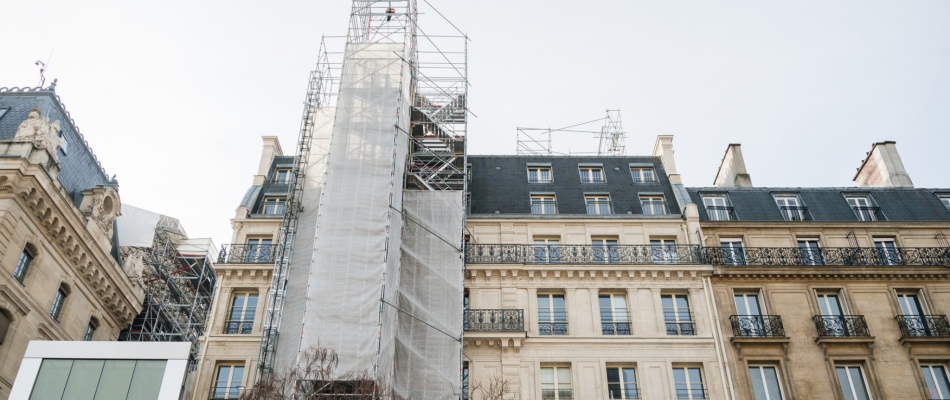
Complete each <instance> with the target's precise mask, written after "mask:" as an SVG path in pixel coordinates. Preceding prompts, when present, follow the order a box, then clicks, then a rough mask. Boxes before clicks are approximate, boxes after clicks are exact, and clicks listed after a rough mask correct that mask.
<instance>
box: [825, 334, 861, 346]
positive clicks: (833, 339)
mask: <svg viewBox="0 0 950 400" xmlns="http://www.w3.org/2000/svg"><path fill="white" fill-rule="evenodd" d="M815 343H817V344H819V345H820V344H826V343H857V344H868V343H874V336H818V337H816V338H815Z"/></svg>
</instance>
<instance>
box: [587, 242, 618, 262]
mask: <svg viewBox="0 0 950 400" xmlns="http://www.w3.org/2000/svg"><path fill="white" fill-rule="evenodd" d="M590 247H591V258H592V260H591V261H592V262H593V263H595V264H617V263H619V262H620V238H618V237H616V236H593V237H591V238H590Z"/></svg>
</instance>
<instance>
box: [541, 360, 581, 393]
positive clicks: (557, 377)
mask: <svg viewBox="0 0 950 400" xmlns="http://www.w3.org/2000/svg"><path fill="white" fill-rule="evenodd" d="M573 398H574V391H573V390H571V368H570V367H541V399H542V400H565V399H573Z"/></svg>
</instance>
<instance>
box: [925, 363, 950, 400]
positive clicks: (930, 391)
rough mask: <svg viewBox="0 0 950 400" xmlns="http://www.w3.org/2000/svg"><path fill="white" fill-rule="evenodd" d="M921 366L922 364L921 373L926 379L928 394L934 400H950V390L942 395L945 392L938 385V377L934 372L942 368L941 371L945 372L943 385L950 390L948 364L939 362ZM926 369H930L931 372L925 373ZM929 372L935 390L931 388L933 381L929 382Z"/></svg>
mask: <svg viewBox="0 0 950 400" xmlns="http://www.w3.org/2000/svg"><path fill="white" fill-rule="evenodd" d="M919 364H920V373H921V375H922V376H923V378H924V387H925V388H926V389H927V392H928V394H930V397H931V398H934V399H950V390H947V392H946V393H941V392H943V389H941V387H940V385H939V384H938V383H937V375H936V373H935V372H934V368H940V369H941V370H943V382H942V383H943V384H944V385H945V387H947V388H948V389H950V371H948V369H950V368H948V366H947V364H943V363H939V362H921V363H919ZM925 369H928V370H929V371H925ZM928 372H929V375H930V378H931V379H932V381H933V382H934V383H935V387H934V388H931V387H930V383H931V381H930V380H927V375H928Z"/></svg>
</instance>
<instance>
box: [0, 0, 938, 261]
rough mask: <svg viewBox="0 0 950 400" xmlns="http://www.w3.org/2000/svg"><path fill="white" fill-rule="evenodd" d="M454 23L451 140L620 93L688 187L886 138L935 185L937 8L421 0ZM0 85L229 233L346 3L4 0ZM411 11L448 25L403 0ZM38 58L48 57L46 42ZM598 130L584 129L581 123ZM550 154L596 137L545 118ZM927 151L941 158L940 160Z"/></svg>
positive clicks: (286, 140)
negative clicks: (266, 145) (461, 47)
mask: <svg viewBox="0 0 950 400" xmlns="http://www.w3.org/2000/svg"><path fill="white" fill-rule="evenodd" d="M429 3H431V5H432V6H434V7H435V8H437V9H438V11H440V12H441V13H442V14H443V15H445V16H446V17H448V18H449V19H450V20H451V22H452V23H453V24H454V25H455V26H457V27H458V28H459V29H461V30H462V31H463V32H465V33H466V34H467V35H468V36H469V37H470V39H471V41H470V42H469V45H468V49H469V54H468V56H469V57H468V59H469V80H470V83H471V86H470V101H469V108H470V109H471V111H472V112H473V113H474V114H475V115H476V116H477V117H474V116H473V117H471V118H470V123H469V131H468V132H469V133H468V134H469V153H470V154H514V153H515V148H516V127H552V128H557V127H562V126H567V125H573V124H576V123H580V122H584V121H589V120H593V119H597V118H601V117H603V116H604V115H605V111H606V110H607V109H619V110H620V111H621V116H622V120H623V127H624V130H625V131H626V132H627V154H631V155H645V154H651V153H652V151H653V144H654V142H655V140H656V136H657V135H673V136H674V140H673V144H674V150H675V152H676V163H677V168H678V170H679V171H678V172H679V173H680V174H682V178H683V181H684V183H685V184H686V185H687V186H711V185H712V181H713V179H714V178H715V175H716V169H717V167H718V166H719V163H720V161H721V159H722V156H723V153H724V151H725V149H726V146H727V145H728V144H729V143H741V144H742V149H743V155H744V156H745V161H746V165H747V167H748V170H749V173H750V174H751V177H752V181H753V183H754V184H755V185H756V186H783V187H794V186H853V185H854V183H853V182H852V178H853V177H854V173H855V171H856V168H857V167H858V166H859V165H860V163H861V161H862V160H863V158H864V156H865V153H866V152H867V151H869V150H870V148H871V144H872V143H874V142H879V141H884V140H894V141H897V147H898V149H899V150H900V154H901V155H902V158H903V162H904V165H905V167H906V168H907V171H908V173H909V174H910V176H911V178H912V179H913V181H914V183H915V185H916V186H917V187H943V188H946V187H950V179H948V177H947V173H946V172H947V162H946V157H947V149H948V148H950V134H948V128H950V2H947V1H915V2H893V1H892V2H884V1H795V2H761V1H728V0H723V1H715V2H706V1H677V2H666V1H663V2H661V1H610V2H608V1H585V2H576V1H575V2H567V1H560V0H549V1H545V2H527V1H517V2H516V1H498V0H479V1H458V0H454V1H448V0H429ZM2 8H3V13H4V15H6V16H7V18H4V23H3V24H0V38H3V39H4V40H3V44H2V48H0V49H2V50H0V54H2V56H0V86H6V87H14V86H17V87H25V86H36V85H37V83H38V80H39V69H38V67H37V66H36V65H34V62H35V61H37V60H41V61H44V62H45V61H46V60H49V61H50V62H49V67H48V69H47V71H46V77H47V84H49V82H51V81H52V79H54V78H56V79H58V84H57V88H56V90H57V93H58V94H59V95H60V96H61V98H62V100H63V102H64V103H65V105H66V109H67V110H68V111H70V113H71V114H72V116H73V118H74V119H75V121H76V124H77V125H78V126H79V127H80V131H81V132H82V133H83V134H84V135H85V138H86V140H87V141H88V142H89V144H90V147H92V149H93V151H94V152H95V154H96V155H97V156H98V158H99V160H100V161H101V162H102V165H103V166H104V167H105V168H106V171H107V172H108V173H109V174H110V175H111V174H117V175H118V180H119V184H120V196H121V199H122V202H123V203H127V204H131V205H134V206H136V207H140V208H145V209H148V210H152V211H155V212H159V213H162V214H165V215H170V216H174V217H176V218H178V219H180V220H181V222H182V223H183V224H184V226H185V228H186V229H187V231H188V233H189V235H190V236H191V237H193V238H196V237H212V238H213V239H214V241H215V243H216V244H219V245H220V244H227V243H229V242H230V241H231V232H232V231H231V226H230V223H229V220H230V219H231V218H233V217H234V215H235V211H236V208H237V205H238V203H239V202H240V200H241V198H242V196H243V195H244V193H245V191H246V190H247V188H248V186H249V185H251V181H252V178H253V175H254V174H255V173H256V172H257V166H258V163H259V159H260V153H261V144H262V141H261V136H277V137H279V138H280V141H281V143H282V145H283V150H284V152H285V154H288V155H290V154H292V153H293V152H294V147H295V141H296V137H297V134H298V130H299V126H300V116H301V111H302V102H303V97H304V94H305V91H306V82H307V77H308V73H309V71H310V70H311V69H312V68H313V66H314V63H315V61H316V59H317V54H318V47H319V43H320V38H321V36H322V35H345V33H346V27H347V23H348V19H349V9H350V2H348V1H328V0H318V1H281V0H278V1H272V2H259V1H254V2H251V1H243V0H229V1H219V0H204V1H200V2H196V1H179V0H169V1H164V2H129V1H84V2H75V1H65V0H64V1H50V0H36V1H29V2H26V1H18V2H8V4H5V5H4V6H3V7H2ZM420 9H421V10H422V15H421V16H420V26H421V27H423V29H424V30H425V32H426V33H427V34H430V35H434V34H439V33H444V34H453V33H455V32H454V30H452V29H451V28H450V27H448V25H447V24H445V22H444V21H443V20H442V18H441V17H439V16H438V15H437V14H435V13H434V12H433V11H432V7H430V6H429V5H428V4H426V3H425V2H423V1H422V0H420ZM51 54H52V57H50V55H51ZM585 127H586V128H589V129H591V130H599V123H593V124H591V125H586V126H585ZM553 147H554V151H556V152H562V153H569V152H573V153H577V152H589V151H596V149H597V141H596V140H595V139H593V137H592V135H590V134H585V133H555V134H554V136H553ZM940 160H944V161H940Z"/></svg>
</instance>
